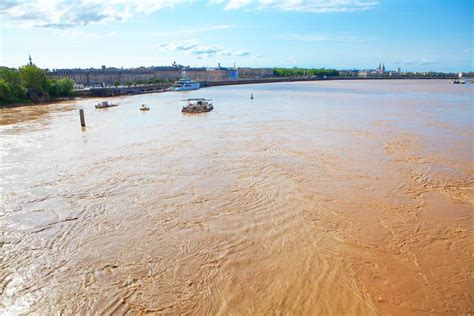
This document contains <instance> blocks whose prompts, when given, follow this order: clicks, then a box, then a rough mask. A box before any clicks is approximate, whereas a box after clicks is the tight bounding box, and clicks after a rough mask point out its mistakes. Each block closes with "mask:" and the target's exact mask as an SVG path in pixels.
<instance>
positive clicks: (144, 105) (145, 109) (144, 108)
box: [140, 104, 150, 111]
mask: <svg viewBox="0 0 474 316" xmlns="http://www.w3.org/2000/svg"><path fill="white" fill-rule="evenodd" d="M149 109H150V108H149V107H148V106H146V104H142V105H141V106H140V111H148V110H149Z"/></svg>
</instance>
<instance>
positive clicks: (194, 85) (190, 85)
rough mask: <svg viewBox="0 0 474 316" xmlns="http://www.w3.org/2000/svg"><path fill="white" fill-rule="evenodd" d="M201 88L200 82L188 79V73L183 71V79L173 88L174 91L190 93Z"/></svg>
mask: <svg viewBox="0 0 474 316" xmlns="http://www.w3.org/2000/svg"><path fill="white" fill-rule="evenodd" d="M200 87H201V85H200V84H199V82H196V81H194V80H191V79H189V78H187V77H186V71H185V70H183V71H182V72H181V79H179V80H178V81H176V82H175V83H174V85H173V86H172V87H171V90H173V91H189V90H197V89H199V88H200Z"/></svg>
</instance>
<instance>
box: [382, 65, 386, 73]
mask: <svg viewBox="0 0 474 316" xmlns="http://www.w3.org/2000/svg"><path fill="white" fill-rule="evenodd" d="M382 72H385V64H383V65H382Z"/></svg>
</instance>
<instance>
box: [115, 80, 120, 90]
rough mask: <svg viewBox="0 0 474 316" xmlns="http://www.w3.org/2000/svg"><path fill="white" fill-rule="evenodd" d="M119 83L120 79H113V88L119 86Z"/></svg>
mask: <svg viewBox="0 0 474 316" xmlns="http://www.w3.org/2000/svg"><path fill="white" fill-rule="evenodd" d="M119 84H120V81H118V80H115V81H114V86H115V88H117V87H118V86H119Z"/></svg>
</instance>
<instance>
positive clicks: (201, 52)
mask: <svg viewBox="0 0 474 316" xmlns="http://www.w3.org/2000/svg"><path fill="white" fill-rule="evenodd" d="M159 47H160V48H162V49H164V50H170V51H174V52H183V53H185V54H189V55H194V56H196V57H197V58H206V57H214V56H238V57H245V56H250V55H251V53H250V52H249V51H247V50H232V49H227V48H223V47H221V46H218V45H202V44H198V42H197V41H175V42H165V43H161V44H160V45H159Z"/></svg>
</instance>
